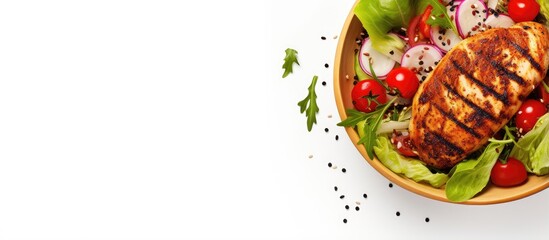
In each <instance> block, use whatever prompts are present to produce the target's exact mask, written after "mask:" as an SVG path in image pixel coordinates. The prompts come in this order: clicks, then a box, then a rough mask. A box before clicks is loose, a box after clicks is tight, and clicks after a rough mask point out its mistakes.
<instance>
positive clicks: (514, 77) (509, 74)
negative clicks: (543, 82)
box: [486, 59, 526, 86]
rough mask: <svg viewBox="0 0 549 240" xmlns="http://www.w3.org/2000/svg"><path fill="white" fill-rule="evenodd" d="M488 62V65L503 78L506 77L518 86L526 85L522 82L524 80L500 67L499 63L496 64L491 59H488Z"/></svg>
mask: <svg viewBox="0 0 549 240" xmlns="http://www.w3.org/2000/svg"><path fill="white" fill-rule="evenodd" d="M486 60H488V59H486ZM488 61H490V65H492V67H494V68H495V69H496V70H497V71H498V72H499V73H500V74H501V75H503V76H505V77H508V78H509V79H511V80H513V81H515V82H517V83H518V84H520V85H523V86H524V85H526V82H525V81H524V79H523V78H522V77H520V76H519V75H517V74H516V73H514V72H510V71H509V70H507V69H506V68H505V67H503V66H502V65H501V63H498V62H496V61H494V60H493V59H490V60H488Z"/></svg>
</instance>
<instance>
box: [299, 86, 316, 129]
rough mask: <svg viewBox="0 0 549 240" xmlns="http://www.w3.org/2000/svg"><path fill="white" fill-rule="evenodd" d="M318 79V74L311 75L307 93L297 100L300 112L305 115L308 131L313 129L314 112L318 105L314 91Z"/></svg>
mask: <svg viewBox="0 0 549 240" xmlns="http://www.w3.org/2000/svg"><path fill="white" fill-rule="evenodd" d="M317 80H318V76H314V77H313V81H312V82H311V85H309V88H308V90H309V93H308V94H307V96H306V97H305V99H303V100H301V101H299V102H298V103H297V105H298V106H299V108H300V112H301V113H304V112H305V115H306V116H307V130H309V132H310V131H311V130H312V129H313V124H316V113H318V110H319V109H318V105H317V104H316V92H315V86H316V82H317Z"/></svg>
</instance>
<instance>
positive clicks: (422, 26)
mask: <svg viewBox="0 0 549 240" xmlns="http://www.w3.org/2000/svg"><path fill="white" fill-rule="evenodd" d="M432 11H433V6H431V5H429V6H427V8H425V11H424V12H423V14H422V15H421V18H420V19H419V33H420V35H421V37H422V38H426V39H430V38H431V25H429V24H427V20H428V19H429V18H430V17H431V12H432Z"/></svg>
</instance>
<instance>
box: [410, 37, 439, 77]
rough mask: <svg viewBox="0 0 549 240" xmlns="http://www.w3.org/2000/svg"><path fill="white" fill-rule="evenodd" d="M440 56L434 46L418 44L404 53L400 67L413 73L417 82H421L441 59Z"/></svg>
mask: <svg viewBox="0 0 549 240" xmlns="http://www.w3.org/2000/svg"><path fill="white" fill-rule="evenodd" d="M442 55H443V54H442V52H441V51H440V49H438V48H437V47H436V46H434V45H431V44H418V45H415V46H413V47H411V48H410V49H408V50H407V51H406V52H405V53H404V56H403V57H402V60H401V61H400V65H401V66H403V67H407V68H409V69H411V70H412V71H414V72H415V73H416V75H417V77H418V79H419V81H421V82H423V80H425V79H427V76H428V75H429V74H430V73H431V72H432V71H433V69H434V68H435V67H436V65H437V64H438V62H439V61H440V59H442Z"/></svg>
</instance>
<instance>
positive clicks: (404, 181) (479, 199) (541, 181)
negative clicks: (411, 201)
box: [333, 0, 549, 205]
mask: <svg viewBox="0 0 549 240" xmlns="http://www.w3.org/2000/svg"><path fill="white" fill-rule="evenodd" d="M359 1H360V0H357V1H355V3H354V4H353V7H352V8H351V10H350V13H349V14H348V16H347V18H346V20H345V22H344V25H343V28H342V30H341V33H340V35H339V36H340V37H339V40H338V44H337V48H336V54H335V61H334V73H333V74H334V76H333V77H334V96H335V100H336V106H337V111H338V113H339V116H340V119H342V120H343V119H346V118H347V113H346V109H345V105H344V102H343V94H342V90H341V84H342V81H341V80H348V79H346V78H345V75H346V74H344V73H343V72H342V69H343V66H342V61H343V59H344V58H343V57H344V56H343V55H344V50H345V47H346V46H347V44H348V43H347V42H348V41H349V38H351V39H353V42H354V39H355V38H356V37H357V36H350V34H351V33H350V32H349V29H350V26H351V24H356V22H357V21H358V23H359V24H360V20H358V18H357V17H356V16H355V15H354V12H353V9H354V8H355V7H356V5H357V4H358V2H359ZM347 76H351V75H347ZM345 131H346V132H347V135H348V136H349V137H350V139H351V142H353V143H354V145H355V147H356V148H357V150H358V151H359V152H360V154H361V155H362V156H363V158H364V160H366V161H367V162H368V164H369V165H371V166H372V167H373V168H374V169H375V170H376V171H377V172H378V173H380V174H381V175H383V176H384V177H385V178H387V179H388V180H389V181H391V182H392V183H395V184H397V185H398V186H400V187H402V188H404V189H406V190H408V191H410V192H413V193H415V194H418V195H421V196H423V197H426V198H429V199H433V200H437V201H441V202H447V203H453V204H462V205H490V204H499V203H506V202H511V201H515V200H519V199H522V198H526V197H528V196H531V195H533V194H536V193H538V192H540V191H542V190H544V189H546V188H547V187H549V175H545V176H534V175H531V174H529V176H528V180H527V182H526V183H524V184H522V185H520V186H517V187H512V188H502V187H496V186H493V185H491V184H488V186H487V187H486V188H485V189H483V190H482V191H481V192H480V193H479V194H477V195H476V196H475V197H473V198H471V199H469V200H467V201H463V202H453V201H450V200H448V199H447V198H446V195H445V192H444V188H440V189H437V188H434V187H431V186H429V185H427V184H423V183H417V182H415V181H413V180H411V179H408V178H406V177H404V176H401V175H399V174H396V173H394V172H392V171H391V170H390V169H388V168H387V167H385V166H384V165H383V164H382V163H381V162H380V161H378V160H377V158H374V159H369V157H368V155H367V153H366V149H365V147H364V146H363V145H358V144H356V143H357V142H358V140H359V139H360V138H359V136H358V133H357V132H356V131H355V129H354V128H353V127H345ZM532 181H533V182H534V183H532ZM529 183H531V184H529ZM536 183H537V184H536ZM532 184H536V185H534V187H531V186H529V185H532ZM509 189H515V191H508V192H507V193H506V195H504V196H499V195H497V194H491V195H486V194H485V193H486V192H488V191H495V193H499V192H503V191H504V190H509ZM500 195H501V194H500Z"/></svg>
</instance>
